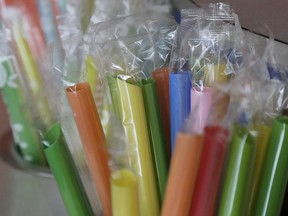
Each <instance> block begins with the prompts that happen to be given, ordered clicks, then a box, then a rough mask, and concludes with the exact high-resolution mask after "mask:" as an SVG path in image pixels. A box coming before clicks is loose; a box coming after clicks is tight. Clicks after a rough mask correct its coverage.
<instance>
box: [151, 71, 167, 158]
mask: <svg viewBox="0 0 288 216" xmlns="http://www.w3.org/2000/svg"><path fill="white" fill-rule="evenodd" d="M152 78H153V79H154V80H155V82H156V90H157V96H158V100H159V107H160V113H161V119H162V125H163V129H164V131H165V141H166V142H165V143H166V149H167V153H168V157H169V158H170V155H171V144H170V143H171V135H170V96H169V68H168V67H166V68H160V69H157V70H155V71H153V73H152Z"/></svg>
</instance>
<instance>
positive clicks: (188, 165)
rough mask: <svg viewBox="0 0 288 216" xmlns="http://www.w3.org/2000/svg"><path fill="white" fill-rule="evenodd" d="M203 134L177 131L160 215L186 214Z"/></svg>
mask: <svg viewBox="0 0 288 216" xmlns="http://www.w3.org/2000/svg"><path fill="white" fill-rule="evenodd" d="M202 146H203V136H201V135H190V134H185V133H181V132H180V133H179V134H178V136H177V140H176V145H175V152H174V154H173V156H172V161H171V166H170V171H169V178H168V183H167V188H166V193H165V199H164V203H163V207H162V212H161V215H162V216H179V215H183V216H184V215H188V213H189V209H190V204H191V199H192V195H193V191H194V186H195V181H196V177H197V172H198V167H199V162H200V157H201V152H202Z"/></svg>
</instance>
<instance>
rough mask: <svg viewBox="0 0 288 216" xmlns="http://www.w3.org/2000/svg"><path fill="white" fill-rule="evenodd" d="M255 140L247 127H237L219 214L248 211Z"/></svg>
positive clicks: (240, 213)
mask: <svg viewBox="0 0 288 216" xmlns="http://www.w3.org/2000/svg"><path fill="white" fill-rule="evenodd" d="M255 147H256V146H255V142H254V139H253V137H252V136H251V135H250V134H249V132H248V131H247V130H246V129H245V128H240V127H236V128H235V131H234V133H233V137H232V142H231V144H230V150H229V155H228V159H227V165H226V167H227V168H226V173H225V176H224V183H223V189H222V195H221V200H220V206H219V212H218V215H221V216H224V215H227V216H228V215H229V216H230V215H233V216H237V215H239V216H242V215H244V212H246V205H247V203H246V202H245V201H246V198H247V195H248V190H249V185H250V176H251V171H252V169H251V168H252V167H253V160H254V152H255Z"/></svg>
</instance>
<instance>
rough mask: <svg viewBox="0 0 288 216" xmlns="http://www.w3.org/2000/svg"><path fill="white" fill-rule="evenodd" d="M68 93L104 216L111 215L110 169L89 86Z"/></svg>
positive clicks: (85, 84) (80, 84)
mask: <svg viewBox="0 0 288 216" xmlns="http://www.w3.org/2000/svg"><path fill="white" fill-rule="evenodd" d="M66 94H67V96H68V100H69V103H70V106H71V108H72V111H73V114H74V118H75V121H76V124H77V128H78V131H79V134H80V137H81V140H82V143H83V148H84V152H85V154H86V158H87V162H88V165H89V169H90V172H91V174H92V178H93V181H94V184H95V187H96V190H97V192H98V194H99V198H100V201H101V204H102V207H103V211H104V214H105V215H107V216H109V215H111V214H112V209H111V192H110V170H109V167H108V153H107V149H106V140H105V136H104V132H103V129H102V125H101V122H100V119H99V116H98V112H97V108H96V105H95V102H94V99H93V96H92V92H91V89H90V87H89V84H88V83H78V84H76V85H75V86H71V87H68V88H67V89H66Z"/></svg>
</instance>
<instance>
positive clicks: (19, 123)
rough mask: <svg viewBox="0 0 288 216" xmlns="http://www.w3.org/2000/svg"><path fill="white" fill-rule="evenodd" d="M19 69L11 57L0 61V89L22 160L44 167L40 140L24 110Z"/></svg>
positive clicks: (28, 114) (28, 115)
mask: <svg viewBox="0 0 288 216" xmlns="http://www.w3.org/2000/svg"><path fill="white" fill-rule="evenodd" d="M18 74H19V68H18V66H17V63H16V60H15V58H14V57H13V56H7V57H4V58H1V59H0V88H1V93H2V97H3V100H4V102H5V105H6V108H7V111H8V113H9V118H10V123H11V126H12V130H13V135H14V139H15V142H16V143H17V144H18V146H19V147H20V150H21V153H22V157H23V159H24V160H26V161H29V162H30V163H34V164H37V165H43V166H46V165H47V163H46V159H45V156H44V153H43V150H42V147H41V143H40V138H39V136H38V134H37V132H36V130H35V129H34V127H33V121H32V116H31V115H30V113H29V112H28V110H25V107H24V106H25V105H27V104H25V95H24V92H23V89H22V88H21V84H20V79H19V77H18Z"/></svg>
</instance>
